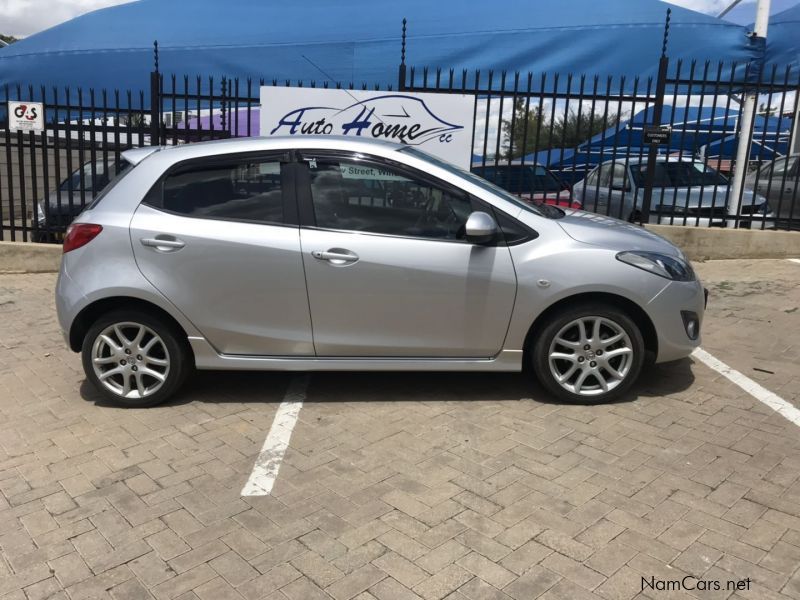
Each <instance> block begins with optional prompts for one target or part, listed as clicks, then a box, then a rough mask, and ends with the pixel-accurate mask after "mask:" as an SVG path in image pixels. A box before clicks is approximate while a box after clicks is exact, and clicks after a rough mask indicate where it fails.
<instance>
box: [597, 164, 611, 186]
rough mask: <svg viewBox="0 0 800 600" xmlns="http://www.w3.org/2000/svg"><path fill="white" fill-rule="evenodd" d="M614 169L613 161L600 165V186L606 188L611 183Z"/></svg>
mask: <svg viewBox="0 0 800 600" xmlns="http://www.w3.org/2000/svg"><path fill="white" fill-rule="evenodd" d="M612 170H613V165H611V163H609V164H605V165H603V166H602V167H600V188H601V189H602V188H606V189H608V187H609V186H610V185H611V171H612Z"/></svg>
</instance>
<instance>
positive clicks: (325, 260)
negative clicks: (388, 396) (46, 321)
mask: <svg viewBox="0 0 800 600" xmlns="http://www.w3.org/2000/svg"><path fill="white" fill-rule="evenodd" d="M122 156H123V159H124V161H125V162H127V163H129V165H126V168H124V169H121V173H120V175H118V176H117V178H116V179H114V180H113V181H112V182H111V183H110V184H109V186H108V187H106V188H105V189H104V190H103V192H102V193H101V194H100V195H98V196H97V197H96V198H95V199H94V200H93V201H92V203H91V204H90V205H89V206H88V207H87V208H86V210H85V211H84V212H83V213H81V214H80V216H79V217H78V218H77V219H76V221H75V222H74V223H73V224H72V225H71V227H70V228H69V231H68V233H67V235H66V238H65V241H64V255H63V260H62V263H61V271H60V274H59V278H58V285H57V290H56V301H57V309H58V317H59V321H60V324H61V327H62V328H63V330H64V335H65V337H66V340H67V343H68V344H69V346H70V348H71V349H72V350H73V351H75V352H81V353H82V359H83V367H84V369H85V371H86V377H87V378H88V379H89V381H91V382H92V383H93V384H94V385H95V386H96V387H97V389H98V390H100V391H101V392H102V393H103V394H104V395H105V396H106V397H107V398H108V399H110V400H111V401H113V402H114V403H116V404H119V405H123V406H132V407H140V406H150V405H155V404H158V403H160V402H163V401H164V400H166V399H167V398H169V397H170V396H172V395H173V394H174V393H175V392H176V391H177V390H178V388H179V387H180V386H181V384H182V383H183V382H184V381H185V380H186V378H187V376H189V374H190V373H191V372H192V371H193V370H194V369H232V370H235V369H240V370H280V371H367V370H369V371H493V372H498V371H522V370H523V369H526V368H530V370H531V371H532V372H533V373H535V374H536V376H537V377H538V379H539V380H540V382H541V384H542V386H543V387H544V388H545V389H546V390H547V392H549V393H550V394H552V395H553V396H555V397H556V398H559V399H561V400H566V401H577V402H601V401H607V400H611V399H613V398H617V397H619V396H620V395H622V394H624V393H625V392H626V391H627V390H628V389H629V388H630V387H631V385H632V384H633V383H634V382H635V381H636V379H637V377H638V376H639V374H640V372H641V369H642V365H643V364H644V363H645V361H654V362H665V361H671V360H676V359H679V358H682V357H685V356H687V355H688V354H689V353H691V351H692V350H693V349H694V348H695V347H696V346H698V345H699V343H700V327H701V324H702V320H703V311H704V307H705V297H704V290H703V287H702V286H701V284H700V282H699V281H698V280H697V277H696V276H695V274H694V272H693V270H692V267H691V265H690V264H689V261H688V260H687V259H686V257H685V256H684V255H683V253H682V252H681V251H680V250H679V249H678V248H676V247H675V246H673V245H672V244H670V243H669V242H667V241H666V240H664V239H662V238H660V237H659V236H657V235H655V234H653V233H651V232H649V231H647V230H645V229H642V228H640V227H638V226H636V225H632V224H629V223H625V222H622V221H618V220H615V219H612V218H608V217H604V216H599V215H595V214H589V213H585V212H581V211H577V210H571V209H561V208H557V207H554V206H547V205H541V206H536V205H533V204H530V203H528V202H525V201H523V200H520V199H518V198H516V197H515V196H512V195H511V194H509V193H508V192H505V191H504V190H502V189H500V188H498V187H496V186H494V185H492V184H491V183H489V182H487V181H486V180H484V179H481V178H480V177H478V176H477V175H474V174H472V173H470V172H469V171H466V170H462V169H460V168H457V167H455V166H453V165H452V164H449V163H447V162H444V161H442V160H440V159H438V158H435V157H433V156H431V155H429V154H426V153H424V152H422V151H420V150H419V149H417V148H416V147H414V146H401V145H393V144H389V143H383V142H375V141H362V140H354V139H352V138H335V137H288V138H277V137H275V138H261V139H259V138H250V139H241V140H225V141H218V142H208V143H199V144H191V145H185V146H178V147H169V148H157V147H152V148H139V149H134V150H129V151H127V152H124V153H123V155H122Z"/></svg>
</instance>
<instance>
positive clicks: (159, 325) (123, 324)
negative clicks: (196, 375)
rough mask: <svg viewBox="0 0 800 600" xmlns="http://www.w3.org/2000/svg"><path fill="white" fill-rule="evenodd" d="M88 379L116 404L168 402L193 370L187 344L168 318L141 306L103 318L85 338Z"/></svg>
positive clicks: (142, 404) (134, 405)
mask: <svg viewBox="0 0 800 600" xmlns="http://www.w3.org/2000/svg"><path fill="white" fill-rule="evenodd" d="M82 359H83V369H84V372H85V373H86V377H87V378H88V379H89V381H91V382H92V384H94V386H95V387H96V388H97V389H98V390H99V391H100V392H101V393H102V394H103V396H105V397H106V398H107V399H108V400H110V401H111V402H113V403H114V404H117V405H120V406H125V407H145V406H154V405H156V404H160V403H162V402H164V401H165V400H167V399H168V398H169V397H170V396H171V395H172V394H174V393H175V392H176V391H177V390H178V388H179V387H180V386H181V384H182V383H183V382H184V380H185V379H186V375H187V374H188V371H189V369H190V356H189V350H188V348H187V343H186V341H185V340H184V338H183V336H181V334H180V332H178V331H177V330H176V328H175V327H174V326H172V325H171V324H170V323H168V322H166V321H165V320H163V319H161V318H158V317H156V316H154V315H151V314H148V313H146V312H143V311H139V310H116V311H112V312H109V313H108V314H106V315H103V316H102V317H100V318H99V319H98V320H97V321H96V322H95V323H94V324H93V325H92V326H91V327H90V328H89V331H88V332H87V334H86V337H85V338H84V340H83V348H82Z"/></svg>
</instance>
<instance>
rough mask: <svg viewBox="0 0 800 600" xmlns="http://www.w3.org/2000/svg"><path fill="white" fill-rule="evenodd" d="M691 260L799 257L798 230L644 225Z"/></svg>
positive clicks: (799, 237)
mask: <svg viewBox="0 0 800 600" xmlns="http://www.w3.org/2000/svg"><path fill="white" fill-rule="evenodd" d="M646 228H647V229H648V230H650V231H652V232H653V233H657V234H658V235H660V236H661V237H664V238H666V239H668V240H669V241H670V242H672V243H673V244H675V245H676V246H678V248H680V249H681V250H683V251H684V252H685V253H686V255H687V256H688V257H689V258H690V259H692V260H726V259H737V258H750V259H756V258H795V257H800V232H798V231H760V230H753V231H751V230H749V229H718V228H712V227H682V226H680V225H647V226H646Z"/></svg>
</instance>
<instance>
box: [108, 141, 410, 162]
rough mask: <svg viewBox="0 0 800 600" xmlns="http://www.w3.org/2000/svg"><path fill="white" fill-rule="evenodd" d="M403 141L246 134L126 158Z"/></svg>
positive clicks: (362, 147) (360, 148) (384, 146)
mask: <svg viewBox="0 0 800 600" xmlns="http://www.w3.org/2000/svg"><path fill="white" fill-rule="evenodd" d="M403 147H404V145H403V144H397V143H393V142H386V141H383V140H375V139H371V138H362V139H355V138H353V137H348V136H334V135H325V136H297V135H288V136H272V137H247V138H231V139H225V140H213V141H208V142H197V143H192V144H181V145H178V146H158V147H156V146H154V147H144V148H134V149H132V150H127V151H125V152H123V154H122V155H123V157H124V158H125V159H126V160H128V161H129V162H131V163H133V164H137V163H138V162H141V161H142V160H143V159H144V158H146V157H147V156H150V155H151V154H154V153H155V152H158V153H159V154H161V155H162V157H164V158H166V155H169V160H171V161H181V160H185V159H191V158H198V157H203V156H215V155H222V154H237V153H240V152H268V151H270V150H292V149H297V148H307V149H318V150H349V151H352V152H364V153H367V154H369V153H377V154H383V155H386V154H387V153H390V152H396V151H397V150H400V149H401V148H403Z"/></svg>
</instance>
